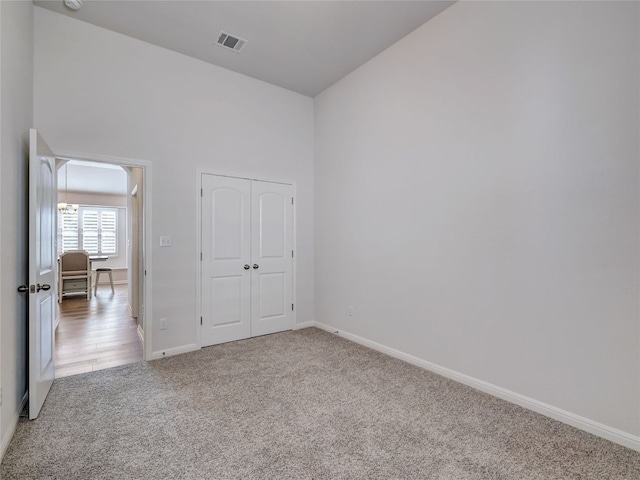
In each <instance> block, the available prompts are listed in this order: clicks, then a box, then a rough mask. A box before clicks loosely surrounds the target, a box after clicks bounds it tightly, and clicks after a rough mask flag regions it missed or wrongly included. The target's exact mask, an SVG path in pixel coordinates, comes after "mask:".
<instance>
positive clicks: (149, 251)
mask: <svg viewBox="0 0 640 480" xmlns="http://www.w3.org/2000/svg"><path fill="white" fill-rule="evenodd" d="M52 150H53V151H54V152H55V153H56V155H55V157H56V159H62V160H88V161H93V162H100V163H112V164H114V165H120V166H121V167H140V168H142V169H143V170H144V174H143V176H142V182H143V187H144V200H143V212H144V237H145V238H144V246H143V250H144V272H146V274H144V272H143V275H144V295H143V297H144V312H145V313H144V317H143V318H144V324H145V325H144V331H145V333H146V334H147V335H146V338H145V341H144V359H145V360H151V358H152V357H153V344H152V341H153V335H152V332H153V298H152V294H153V288H152V278H153V273H152V272H153V260H152V255H153V248H152V247H153V245H152V240H153V223H152V221H151V219H152V218H153V212H152V208H151V207H152V205H153V196H152V185H153V177H152V163H151V162H150V161H149V160H140V159H135V158H127V157H112V156H110V155H95V154H88V153H82V152H73V151H64V150H58V149H56V148H53V149H52ZM147 312H150V314H148V313H147Z"/></svg>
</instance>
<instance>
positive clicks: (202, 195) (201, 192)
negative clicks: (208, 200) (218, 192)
mask: <svg viewBox="0 0 640 480" xmlns="http://www.w3.org/2000/svg"><path fill="white" fill-rule="evenodd" d="M200 196H201V197H204V191H203V189H202V188H201V189H200Z"/></svg>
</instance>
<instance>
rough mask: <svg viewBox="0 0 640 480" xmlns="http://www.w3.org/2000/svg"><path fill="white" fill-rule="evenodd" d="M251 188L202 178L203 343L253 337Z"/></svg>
mask: <svg viewBox="0 0 640 480" xmlns="http://www.w3.org/2000/svg"><path fill="white" fill-rule="evenodd" d="M250 202H251V184H250V183H249V182H248V181H246V180H243V179H237V178H230V177H218V176H215V175H202V262H201V264H202V265H201V268H202V282H201V288H202V344H203V345H214V344H218V343H224V342H231V341H233V340H239V339H241V338H248V337H249V336H250V334H251V315H250V298H251V297H250V295H251V270H250V268H249V267H248V266H249V263H250V262H251V236H250V235H251V217H250V209H251V204H250Z"/></svg>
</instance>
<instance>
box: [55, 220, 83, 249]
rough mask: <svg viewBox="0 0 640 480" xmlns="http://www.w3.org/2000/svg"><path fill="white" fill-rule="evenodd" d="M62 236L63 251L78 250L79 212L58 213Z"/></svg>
mask: <svg viewBox="0 0 640 480" xmlns="http://www.w3.org/2000/svg"><path fill="white" fill-rule="evenodd" d="M58 225H60V229H61V233H62V237H61V239H60V240H61V247H62V251H63V252H66V251H67V250H78V212H73V213H70V212H68V213H60V214H59V215H58Z"/></svg>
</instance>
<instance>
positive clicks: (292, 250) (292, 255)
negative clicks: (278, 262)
mask: <svg viewBox="0 0 640 480" xmlns="http://www.w3.org/2000/svg"><path fill="white" fill-rule="evenodd" d="M291 258H293V250H291Z"/></svg>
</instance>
